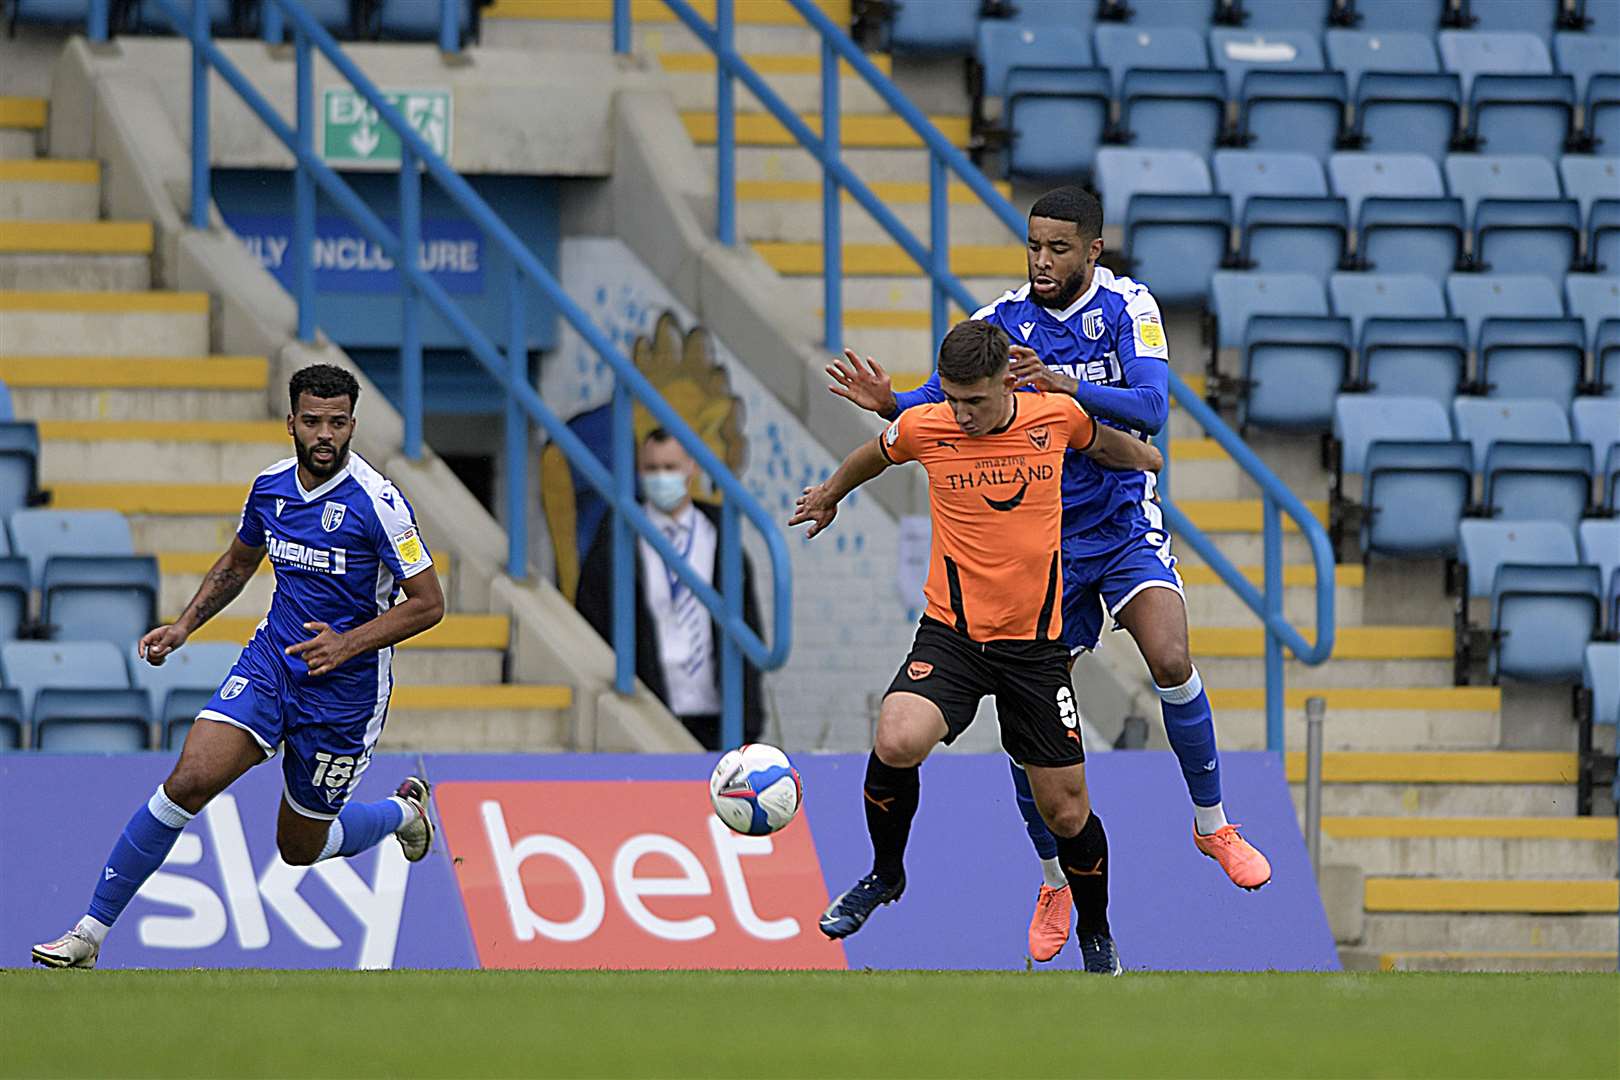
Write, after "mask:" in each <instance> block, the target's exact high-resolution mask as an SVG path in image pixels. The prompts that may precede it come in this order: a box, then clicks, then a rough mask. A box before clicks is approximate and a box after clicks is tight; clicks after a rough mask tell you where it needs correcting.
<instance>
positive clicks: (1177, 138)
mask: <svg viewBox="0 0 1620 1080" xmlns="http://www.w3.org/2000/svg"><path fill="white" fill-rule="evenodd" d="M1200 48H1202V45H1200ZM1119 123H1120V129H1121V132H1122V135H1123V137H1125V138H1126V139H1128V140H1129V142H1130V143H1131V145H1132V146H1136V147H1140V148H1142V149H1181V150H1195V151H1197V152H1198V153H1199V154H1201V155H1202V154H1208V153H1209V152H1210V150H1211V149H1213V148H1214V146H1215V144H1216V142H1217V141H1218V140H1219V139H1220V137H1221V134H1222V132H1223V131H1224V130H1225V127H1226V80H1225V78H1224V77H1223V76H1222V75H1221V73H1220V72H1218V71H1212V70H1204V71H1192V70H1186V71H1177V70H1158V69H1143V68H1133V69H1131V70H1130V71H1127V72H1126V73H1125V82H1124V86H1123V89H1122V90H1121V92H1120V115H1119Z"/></svg>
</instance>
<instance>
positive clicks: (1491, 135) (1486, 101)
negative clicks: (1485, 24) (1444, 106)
mask: <svg viewBox="0 0 1620 1080" xmlns="http://www.w3.org/2000/svg"><path fill="white" fill-rule="evenodd" d="M1468 115H1469V121H1468V128H1467V130H1466V131H1464V133H1463V138H1464V140H1465V142H1466V143H1467V144H1468V145H1470V146H1472V147H1474V148H1475V149H1478V150H1484V151H1487V152H1489V153H1492V154H1535V155H1538V156H1541V157H1545V158H1557V157H1558V155H1559V154H1561V153H1563V152H1564V148H1565V146H1566V145H1567V144H1568V143H1569V139H1570V133H1571V130H1572V128H1573V123H1574V118H1575V80H1574V79H1572V78H1570V77H1569V76H1568V75H1493V74H1487V73H1483V72H1482V73H1481V74H1479V75H1478V76H1476V77H1475V79H1474V88H1473V90H1472V91H1471V92H1470V94H1469V97H1468Z"/></svg>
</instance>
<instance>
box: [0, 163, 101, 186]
mask: <svg viewBox="0 0 1620 1080" xmlns="http://www.w3.org/2000/svg"><path fill="white" fill-rule="evenodd" d="M0 183H13V184H99V183H101V163H100V162H99V161H66V160H62V161H55V160H52V159H50V158H37V159H35V160H32V161H30V160H22V161H0Z"/></svg>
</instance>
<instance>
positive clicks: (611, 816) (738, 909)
mask: <svg viewBox="0 0 1620 1080" xmlns="http://www.w3.org/2000/svg"><path fill="white" fill-rule="evenodd" d="M434 798H435V801H436V803H437V805H438V809H439V815H440V818H441V820H442V821H443V823H444V837H445V841H446V842H447V843H448V845H449V848H450V855H451V858H452V861H453V864H454V866H455V873H456V881H457V883H458V884H459V886H460V888H461V895H462V898H463V900H464V902H465V904H466V907H467V915H468V920H469V922H470V923H471V925H472V933H473V942H474V945H475V947H476V949H477V951H478V959H479V962H480V964H481V965H482V966H483V967H486V968H598V967H600V968H709V967H713V968H844V967H845V966H846V964H845V961H844V950H843V946H842V945H841V944H839V943H838V942H831V941H828V940H827V939H826V938H824V937H822V935H821V932H820V931H819V930H817V929H816V919H817V917H818V916H819V915H820V914H821V911H822V909H823V908H824V907H826V904H827V888H826V884H825V882H824V881H823V880H822V876H821V865H820V863H819V862H818V860H817V858H816V848H815V842H814V840H813V839H812V838H811V835H810V822H809V820H808V818H807V817H806V816H805V815H800V817H799V819H798V820H797V821H795V822H793V824H791V825H789V826H788V827H787V828H786V829H784V830H782V831H781V832H780V833H777V834H776V835H774V836H739V835H737V834H736V833H733V832H731V830H729V829H727V828H726V827H725V826H724V825H722V824H720V822H719V821H717V820H716V819H715V817H714V814H713V813H711V812H710V809H709V791H708V786H707V784H705V783H702V782H697V783H693V782H690V781H642V782H638V783H635V784H633V785H632V784H626V783H622V782H616V781H611V782H608V781H504V782H467V781H462V782H447V783H442V784H439V785H437V786H436V787H435V788H434Z"/></svg>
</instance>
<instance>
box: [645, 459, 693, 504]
mask: <svg viewBox="0 0 1620 1080" xmlns="http://www.w3.org/2000/svg"><path fill="white" fill-rule="evenodd" d="M641 493H642V494H643V495H645V496H646V497H647V501H648V502H650V503H652V504H653V505H654V506H656V507H657V508H658V509H660V510H662V511H663V512H664V513H666V514H667V513H669V512H670V511H671V510H673V509H675V508H676V507H677V506H679V505H681V502H682V501H683V500H684V499H685V498H686V474H685V473H678V472H670V471H668V470H660V471H658V472H644V473H642V474H641Z"/></svg>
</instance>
